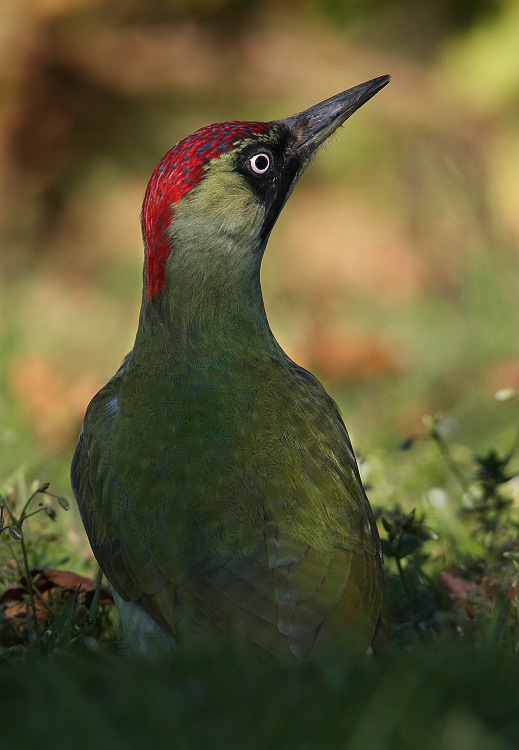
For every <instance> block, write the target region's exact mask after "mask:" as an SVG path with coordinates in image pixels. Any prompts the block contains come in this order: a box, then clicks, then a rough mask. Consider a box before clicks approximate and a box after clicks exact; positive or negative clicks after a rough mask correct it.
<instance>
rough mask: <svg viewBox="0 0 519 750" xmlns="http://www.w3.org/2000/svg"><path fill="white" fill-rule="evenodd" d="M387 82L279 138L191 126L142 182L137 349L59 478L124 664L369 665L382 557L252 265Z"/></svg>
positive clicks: (342, 458)
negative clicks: (219, 647) (321, 153)
mask: <svg viewBox="0 0 519 750" xmlns="http://www.w3.org/2000/svg"><path fill="white" fill-rule="evenodd" d="M389 80H390V77H389V76H380V77H378V78H374V79H372V80H370V81H367V82H366V83H363V84H360V85H358V86H355V87H353V88H350V89H348V90H346V91H343V92H342V93H339V94H336V95H335V96H332V97H330V98H329V99H326V100H324V101H322V102H320V103H319V104H316V105H314V106H312V107H310V108H309V109H306V110H305V111H303V112H300V113H298V114H296V115H293V116H291V117H287V118H285V119H282V120H273V121H269V122H261V121H260V122H255V121H250V122H249V121H244V122H242V121H230V122H225V123H218V124H213V125H208V126H204V127H202V128H200V129H199V130H197V131H196V132H194V133H192V134H191V135H188V136H187V137H185V138H184V139H183V140H181V141H180V142H179V143H177V144H176V145H175V146H173V148H171V149H170V150H169V151H168V152H167V153H166V155H165V156H164V157H163V158H162V159H161V161H160V162H159V163H158V165H157V166H156V168H155V170H154V171H153V173H152V175H151V178H150V180H149V183H148V185H147V188H146V192H145V196H144V201H143V207H142V214H141V225H142V235H143V243H144V250H145V258H144V269H143V294H142V304H141V310H140V316H139V322H138V328H137V334H136V338H135V344H134V347H133V349H132V351H131V352H130V353H129V354H128V355H127V356H126V357H125V359H124V361H123V363H122V365H121V367H120V368H119V369H118V370H117V372H116V373H115V375H114V376H113V377H112V378H111V380H110V381H109V382H108V383H107V384H106V385H105V386H104V387H103V388H101V390H100V391H99V392H98V393H97V394H96V395H95V396H94V398H93V399H92V401H91V402H90V404H89V405H88V407H87V410H86V414H85V418H84V422H83V424H82V427H81V430H80V433H79V438H78V441H77V446H76V449H75V452H74V456H73V460H72V466H71V483H72V488H73V492H74V495H75V498H76V501H77V504H78V507H79V512H80V515H81V519H82V522H83V524H84V527H85V530H86V533H87V536H88V538H89V541H90V545H91V548H92V551H93V553H94V556H95V558H96V559H97V561H98V563H99V565H100V567H101V569H102V571H103V573H104V575H105V576H106V578H107V579H108V581H109V583H110V586H111V588H112V591H113V596H114V600H115V603H116V605H117V609H118V611H119V615H120V620H121V624H122V628H123V631H124V634H125V636H126V642H127V644H128V648H129V649H130V650H132V651H136V652H138V653H140V654H144V655H146V656H149V657H150V658H161V656H162V655H163V654H165V653H167V652H169V651H170V650H171V649H174V648H178V646H179V645H180V644H181V643H182V642H189V638H190V637H191V636H193V637H195V638H196V637H202V638H206V639H207V638H208V639H209V640H210V641H211V642H214V641H217V642H221V643H224V644H226V645H228V646H230V647H231V648H234V647H235V645H236V644H238V643H245V644H248V645H250V647H251V649H252V650H253V651H254V653H257V654H258V655H259V656H260V657H264V658H265V659H280V658H284V657H285V656H288V655H289V658H290V659H292V658H293V657H296V658H297V659H311V658H314V656H316V658H318V655H319V654H321V653H323V652H324V651H325V650H326V649H327V648H328V647H330V644H333V643H334V642H338V641H339V640H341V639H348V642H351V644H352V645H353V648H355V649H361V650H362V651H363V652H364V651H368V652H370V650H372V651H383V650H384V648H385V645H386V643H387V640H388V620H387V615H386V597H385V586H384V575H383V560H382V552H381V545H380V539H379V535H378V531H377V526H376V521H375V519H374V515H373V512H372V510H371V508H370V505H369V502H368V499H367V497H366V494H365V491H364V488H363V485H362V481H361V477H360V474H359V469H358V464H357V461H356V458H355V455H354V452H353V448H352V445H351V441H350V438H349V436H348V433H347V430H346V428H345V425H344V422H343V420H342V417H341V414H340V411H339V408H338V407H337V405H336V403H335V401H334V400H333V399H332V398H331V396H330V395H329V394H328V393H327V392H326V390H325V389H324V387H323V386H322V385H321V383H320V382H319V380H318V379H317V378H316V377H314V376H313V375H312V374H310V373H309V372H308V371H306V370H305V369H303V367H301V366H299V365H298V364H296V363H295V362H293V361H292V360H291V359H290V358H289V356H288V355H287V354H286V353H285V352H284V351H283V349H282V348H281V346H280V345H279V343H278V342H277V340H276V338H275V337H274V334H273V333H272V331H271V329H270V325H269V322H268V319H267V315H266V312H265V307H264V303H263V296H262V290H261V284H260V266H261V261H262V257H263V254H264V251H265V247H266V245H267V241H268V239H269V236H270V233H271V231H272V228H273V226H274V224H275V222H276V220H277V218H278V216H279V214H280V212H281V210H282V208H283V206H284V204H285V202H286V201H287V199H288V197H289V196H290V194H291V192H292V190H293V188H294V186H295V184H296V183H297V181H298V180H299V178H300V176H301V174H302V173H303V171H304V170H305V168H306V167H307V165H308V164H309V162H310V161H311V159H312V157H313V156H314V155H315V153H316V152H317V150H318V149H319V147H320V146H321V145H322V144H324V143H325V142H326V141H328V139H329V138H330V136H331V135H332V134H333V133H335V131H336V130H337V129H338V128H339V127H340V126H341V125H342V124H343V123H344V122H345V121H346V120H347V118H348V117H350V115H352V114H353V113H354V112H355V111H356V110H357V109H358V108H359V107H361V106H362V105H363V104H365V103H366V102H367V101H368V100H369V99H370V98H371V97H372V96H374V95H375V94H376V93H377V92H378V91H380V89H382V88H383V87H384V86H385V85H386V84H387V83H388V82H389ZM316 252H319V248H318V247H316Z"/></svg>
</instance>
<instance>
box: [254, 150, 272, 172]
mask: <svg viewBox="0 0 519 750" xmlns="http://www.w3.org/2000/svg"><path fill="white" fill-rule="evenodd" d="M249 165H250V168H251V169H252V171H253V172H255V173H256V174H265V172H266V171H267V169H268V168H269V167H270V156H269V155H268V154H266V153H264V152H263V151H261V152H260V153H259V154H254V156H251V158H250V159H249Z"/></svg>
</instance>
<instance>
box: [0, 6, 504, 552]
mask: <svg viewBox="0 0 519 750" xmlns="http://www.w3.org/2000/svg"><path fill="white" fill-rule="evenodd" d="M385 73H390V74H391V75H392V77H393V80H392V82H391V84H390V86H389V87H388V88H386V89H385V90H384V91H383V92H381V93H380V94H378V95H377V96H376V97H375V98H374V99H373V100H372V101H370V102H369V104H368V105H367V106H366V107H364V108H363V109H362V110H361V111H360V112H358V113H357V114H356V115H355V116H354V117H353V118H352V119H351V120H350V121H348V123H347V124H346V125H345V127H344V128H343V129H341V131H340V133H339V134H338V135H337V137H336V138H335V139H334V140H333V142H332V143H331V144H330V145H329V146H328V147H327V148H326V149H325V150H324V151H323V152H321V154H320V155H319V158H318V159H317V160H316V161H315V163H314V164H313V165H312V166H311V168H310V169H309V170H308V173H307V174H306V175H305V176H304V178H303V179H302V181H301V183H300V185H299V186H298V187H297V189H296V191H295V192H294V194H293V196H292V197H291V199H290V201H289V203H288V204H287V206H286V208H285V210H284V211H283V214H282V216H281V218H280V220H279V223H278V225H277V227H276V229H275V230H274V233H273V235H272V239H271V242H270V244H269V248H268V251H267V254H266V257H265V262H264V268H263V288H264V295H265V301H266V307H267V312H268V315H269V318H270V322H271V326H272V329H273V330H274V332H275V334H276V336H277V337H278V338H279V341H280V342H281V344H282V345H283V347H284V348H285V349H286V351H287V352H288V353H289V354H290V356H292V357H293V358H294V359H296V361H298V362H299V363H301V364H303V365H304V366H306V367H307V368H309V369H311V370H312V371H313V372H315V373H316V374H317V375H318V376H319V377H320V378H321V380H322V381H323V383H324V384H325V385H326V387H327V388H328V389H329V391H330V392H331V393H332V394H333V395H334V397H335V398H336V399H337V401H338V402H339V404H340V406H341V408H342V410H343V415H344V419H345V423H346V425H347V427H348V429H349V430H350V433H351V436H352V439H353V443H354V445H355V447H356V450H357V452H358V453H359V454H360V455H375V456H377V455H378V456H382V457H383V461H384V462H385V463H384V466H387V465H388V464H390V463H391V462H392V461H393V459H392V458H391V456H392V455H393V453H394V454H395V455H396V446H397V445H398V443H399V442H400V441H401V440H402V439H404V438H405V437H406V436H407V435H409V434H414V433H416V432H420V431H421V430H422V423H421V420H422V416H423V414H425V413H436V412H437V411H443V412H446V413H448V414H449V415H450V416H451V417H452V418H453V419H454V420H455V421H456V422H457V425H458V428H457V429H458V430H459V432H460V433H461V435H460V437H461V439H463V441H464V442H465V444H468V445H469V446H471V447H472V448H474V449H475V450H478V449H479V448H481V447H482V446H485V447H486V446H488V445H490V444H492V445H496V446H498V447H499V446H505V445H508V444H509V443H510V440H511V437H512V435H513V433H514V430H515V429H516V422H517V419H518V418H519V407H518V405H517V403H516V404H512V405H508V407H506V408H505V407H504V406H503V405H500V404H497V403H496V402H495V401H494V400H493V394H494V392H495V391H497V390H498V389H501V388H505V387H513V388H519V336H518V320H519V294H518V284H517V282H518V275H519V274H518V266H517V260H518V253H517V247H518V235H519V211H518V209H517V205H516V204H517V196H518V195H519V107H518V104H519V5H518V4H517V2H515V0H457V1H453V0H440V1H438V0H418V1H416V0H388V1H386V2H384V1H383V0H354V1H353V2H348V1H347V0H307V1H306V2H305V1H303V2H296V1H295V0H266V1H265V2H260V1H259V0H256V1H253V0H247V1H245V0H192V1H191V2H189V1H188V0H184V1H182V0H171V1H170V2H167V1H166V0H152V1H151V2H146V1H145V0H111V1H108V0H39V1H38V2H28V0H27V1H24V0H20V1H19V2H16V3H4V5H3V6H2V9H1V23H0V163H1V169H0V190H1V201H0V222H1V234H0V237H1V240H0V248H1V249H0V279H1V280H0V378H1V389H0V482H1V483H2V485H6V484H10V483H14V482H15V481H16V479H17V477H18V476H19V475H20V473H21V472H27V473H28V474H29V475H30V476H31V477H34V476H39V477H40V479H41V480H51V481H52V489H53V490H54V491H55V492H57V493H58V494H66V495H68V496H69V497H70V485H69V481H68V466H69V463H70V458H71V455H72V451H73V447H74V443H75V439H76V436H77V432H78V430H79V426H80V423H81V420H82V417H83V414H84V410H85V407H86V405H87V403H88V401H89V399H90V398H91V397H92V396H93V394H94V393H95V392H96V390H97V389H98V388H99V387H101V386H102V385H103V384H104V383H105V382H106V381H107V380H108V378H109V377H110V376H111V375H112V374H113V373H114V371H115V370H116V368H117V367H118V365H119V363H120V361H121V360H122V358H123V356H124V355H125V353H126V352H127V351H128V350H129V349H130V348H131V346H132V343H133V337H134V335H135V331H136V326H137V317H138V311H139V305H140V294H141V268H142V256H143V251H142V244H141V238H140V227H139V212H140V208H141V201H142V196H143V193H144V189H145V186H146V182H147V179H148V177H149V175H150V173H151V171H152V169H153V167H154V166H155V164H156V163H157V161H158V160H159V158H160V157H161V156H162V155H163V154H164V153H165V152H166V151H167V150H168V149H169V148H170V147H171V146H172V145H173V144H174V143H175V142H176V141H178V140H179V139H180V138H182V137H183V136H184V135H186V134H187V133H189V132H191V131H192V130H194V129H196V128H198V127H200V126H202V125H204V124H207V123H209V122H214V121H219V120H230V119H267V120H268V119H275V118H278V117H283V116H287V115H290V114H293V113H295V112H297V111H300V110H302V109H305V108H306V107H308V106H310V105H312V104H314V103H316V102H318V101H320V100H322V99H324V98H326V97H328V96H331V95H333V94H335V93H337V92H338V91H341V90H344V89H346V88H349V87H350V86H353V85H355V84H357V83H360V82H362V81H365V80H368V79H370V78H373V77H375V76H378V75H381V74H385ZM388 456H389V459H388ZM394 460H397V459H394ZM398 460H400V459H398ZM382 495H383V493H382V492H380V491H379V492H378V493H377V500H383V497H382ZM71 523H72V521H71V519H70V518H67V524H68V528H69V531H68V533H69V534H71V535H74V536H75V539H76V541H77V539H79V538H80V539H82V540H84V536H83V535H82V532H81V533H80V534H79V536H78V533H77V531H76V530H75V528H74V524H73V523H72V527H71V526H70V524H71ZM81 544H84V545H85V550H86V543H85V542H84V541H82V542H81Z"/></svg>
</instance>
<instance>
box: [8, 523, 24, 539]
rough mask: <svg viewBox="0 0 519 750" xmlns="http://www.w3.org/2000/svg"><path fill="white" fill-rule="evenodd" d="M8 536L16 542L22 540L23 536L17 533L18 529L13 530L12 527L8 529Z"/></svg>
mask: <svg viewBox="0 0 519 750" xmlns="http://www.w3.org/2000/svg"><path fill="white" fill-rule="evenodd" d="M9 535H10V536H11V537H12V538H13V539H16V541H17V542H19V541H20V540H21V539H23V534H22V533H21V532H20V531H18V529H15V528H14V526H10V527H9Z"/></svg>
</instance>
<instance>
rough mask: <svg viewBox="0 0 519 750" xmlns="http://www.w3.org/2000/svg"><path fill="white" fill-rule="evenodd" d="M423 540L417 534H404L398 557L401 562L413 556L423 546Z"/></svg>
mask: <svg viewBox="0 0 519 750" xmlns="http://www.w3.org/2000/svg"><path fill="white" fill-rule="evenodd" d="M422 543H423V542H422V540H421V539H419V538H418V537H417V536H416V534H404V536H403V537H402V539H401V540H400V544H399V545H398V550H397V557H398V558H399V559H400V560H401V559H402V558H403V557H407V556H408V555H411V554H412V553H413V552H416V550H417V549H418V548H419V547H421V546H422Z"/></svg>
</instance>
